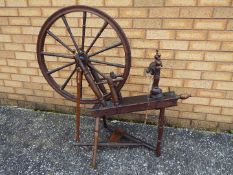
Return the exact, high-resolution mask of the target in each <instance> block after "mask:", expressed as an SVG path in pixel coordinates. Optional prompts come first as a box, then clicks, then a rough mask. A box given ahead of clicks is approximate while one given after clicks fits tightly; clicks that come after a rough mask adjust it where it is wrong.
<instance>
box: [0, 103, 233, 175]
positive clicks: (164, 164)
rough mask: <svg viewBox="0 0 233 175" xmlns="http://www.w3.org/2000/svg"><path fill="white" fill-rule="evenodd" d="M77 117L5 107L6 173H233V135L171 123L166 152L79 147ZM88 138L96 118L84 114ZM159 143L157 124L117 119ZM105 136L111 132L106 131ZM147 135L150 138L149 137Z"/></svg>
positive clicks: (1, 162)
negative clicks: (94, 154)
mask: <svg viewBox="0 0 233 175" xmlns="http://www.w3.org/2000/svg"><path fill="white" fill-rule="evenodd" d="M74 121H75V120H74V116H73V115H65V114H57V113H51V112H39V111H36V112H35V111H33V110H26V109H21V108H13V107H0V135H1V137H0V174H9V175H12V174H101V175H102V174H111V175H115V174H120V175H124V174H143V175H145V174H172V175H174V174H192V175H193V174H203V175H204V174H205V175H206V174H211V175H214V174H221V175H223V174H227V175H228V174H232V170H233V135H230V134H223V133H218V134H216V133H211V132H204V131H196V130H190V129H174V128H166V129H165V133H164V140H163V148H162V155H161V157H159V158H158V157H156V156H155V154H154V152H153V151H149V150H147V149H146V148H140V147H138V148H121V149H116V148H100V149H99V151H98V155H97V163H98V165H97V169H96V170H93V169H92V168H91V166H90V164H91V157H92V152H91V148H78V147H75V146H74V142H73V141H74V140H73V139H74V123H75V122H74ZM81 124H82V128H81V129H82V133H81V139H82V141H91V139H92V131H93V119H91V118H87V117H83V118H82V120H81ZM112 124H113V125H115V126H122V127H124V128H125V129H126V130H127V131H129V132H131V133H134V134H135V135H137V136H138V137H140V138H142V139H144V140H147V141H148V142H150V143H152V144H155V138H156V132H155V131H157V130H156V129H157V128H156V127H155V126H149V125H143V124H132V123H123V122H112ZM102 135H108V133H107V132H105V131H102ZM143 136H146V138H143Z"/></svg>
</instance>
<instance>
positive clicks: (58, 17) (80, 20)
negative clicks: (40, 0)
mask: <svg viewBox="0 0 233 175" xmlns="http://www.w3.org/2000/svg"><path fill="white" fill-rule="evenodd" d="M92 23H95V24H97V25H98V26H97V27H96V26H94V25H93V24H92ZM75 24H77V25H78V26H75ZM77 27H78V28H77ZM61 32H63V33H61ZM98 42H99V43H98ZM51 44H53V45H51ZM57 46H59V47H57ZM54 48H58V49H54ZM112 50H114V52H113V53H114V57H109V56H108V57H107V56H106V55H107V54H109V55H111V52H109V51H112ZM37 58H38V63H39V66H40V69H41V72H42V74H43V76H44V77H45V79H46V80H47V82H48V83H49V85H50V86H51V87H52V88H53V89H54V90H55V91H56V92H58V93H59V94H60V95H62V96H63V97H65V98H66V99H68V100H72V101H76V100H77V95H76V94H77V93H76V91H75V90H74V88H72V85H73V86H74V85H75V80H73V78H74V75H75V73H76V72H77V71H76V70H77V68H78V67H80V68H81V71H82V72H83V73H84V76H85V79H84V80H86V81H87V82H86V89H87V88H88V86H87V84H89V86H90V87H91V89H92V91H94V95H93V97H92V98H90V97H84V96H83V92H82V90H83V88H81V92H80V100H81V103H97V102H98V101H100V100H103V99H107V98H109V97H110V92H109V89H108V87H107V86H105V84H106V83H107V80H106V79H108V77H109V75H110V77H112V78H114V81H115V82H114V86H115V89H116V93H118V94H119V93H120V89H121V88H122V87H123V85H124V83H125V81H126V79H127V77H128V74H129V71H130V66H131V53H130V47H129V43H128V40H127V38H126V36H125V34H124V32H123V30H122V29H121V28H120V26H119V25H118V24H117V23H116V22H115V21H114V20H113V19H112V18H111V17H110V16H108V15H107V14H106V13H104V12H102V11H100V10H98V9H95V8H91V7H87V6H70V7H65V8H62V9H60V10H58V11H57V12H55V13H54V14H52V15H51V16H50V17H49V18H48V19H47V20H46V22H45V23H44V25H43V26H42V28H41V31H40V34H39V36H38V41H37ZM105 70H107V71H105ZM61 76H62V78H61ZM81 76H83V75H81ZM83 84H84V85H85V83H83ZM88 92H90V91H88ZM87 94H88V93H87Z"/></svg>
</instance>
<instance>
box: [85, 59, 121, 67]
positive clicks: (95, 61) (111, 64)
mask: <svg viewBox="0 0 233 175" xmlns="http://www.w3.org/2000/svg"><path fill="white" fill-rule="evenodd" d="M90 61H91V62H93V63H100V64H106V65H109V66H115V67H120V68H125V66H124V65H123V64H117V63H110V62H106V61H99V60H93V59H90Z"/></svg>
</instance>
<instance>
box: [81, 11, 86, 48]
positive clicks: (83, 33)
mask: <svg viewBox="0 0 233 175" xmlns="http://www.w3.org/2000/svg"><path fill="white" fill-rule="evenodd" d="M86 19H87V12H83V27H82V47H81V49H82V51H84V43H85V34H86Z"/></svg>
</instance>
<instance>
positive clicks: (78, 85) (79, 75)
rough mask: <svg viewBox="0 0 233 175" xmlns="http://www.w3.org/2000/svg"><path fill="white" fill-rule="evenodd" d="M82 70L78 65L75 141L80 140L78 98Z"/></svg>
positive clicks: (80, 93)
mask: <svg viewBox="0 0 233 175" xmlns="http://www.w3.org/2000/svg"><path fill="white" fill-rule="evenodd" d="M82 76H83V73H82V70H81V69H80V67H78V68H77V77H76V81H77V100H76V132H75V133H76V137H75V138H76V141H78V142H80V113H81V108H80V100H81V96H82Z"/></svg>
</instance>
